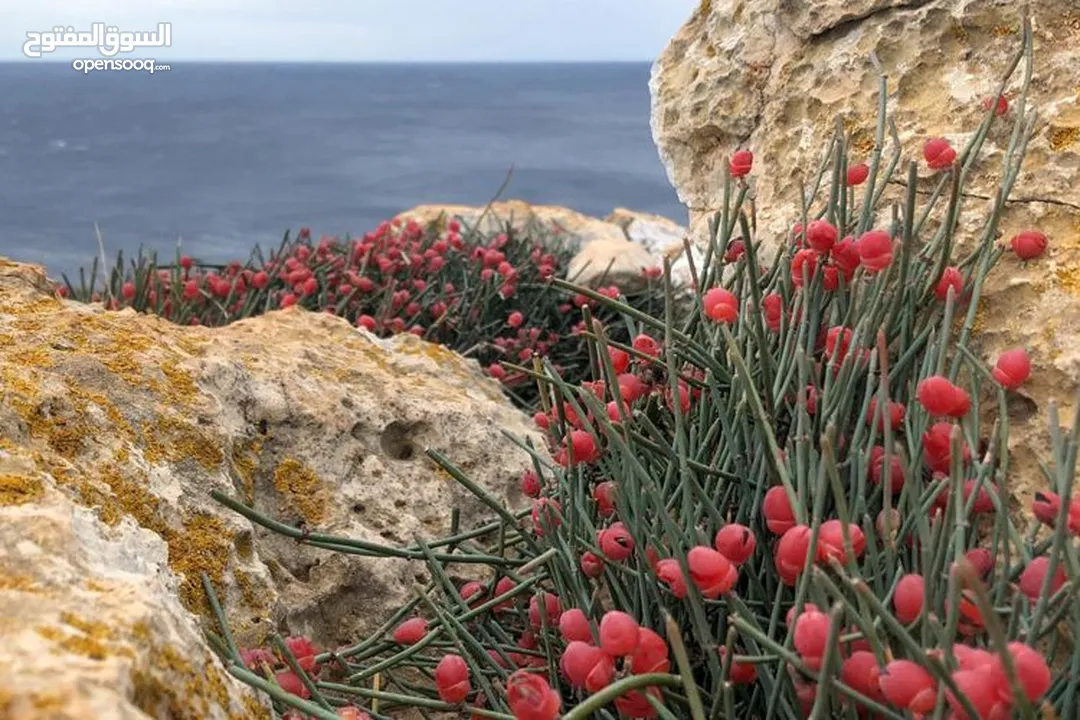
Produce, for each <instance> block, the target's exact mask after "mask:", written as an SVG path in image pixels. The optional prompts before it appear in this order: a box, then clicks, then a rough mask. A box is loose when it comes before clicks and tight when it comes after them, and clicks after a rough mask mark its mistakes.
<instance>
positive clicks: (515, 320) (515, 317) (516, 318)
mask: <svg viewBox="0 0 1080 720" xmlns="http://www.w3.org/2000/svg"><path fill="white" fill-rule="evenodd" d="M523 322H525V316H524V315H522V314H521V313H519V312H518V311H517V310H515V311H514V312H512V313H510V314H509V315H507V317H506V324H507V325H509V326H510V327H512V328H516V327H521V324H522V323H523Z"/></svg>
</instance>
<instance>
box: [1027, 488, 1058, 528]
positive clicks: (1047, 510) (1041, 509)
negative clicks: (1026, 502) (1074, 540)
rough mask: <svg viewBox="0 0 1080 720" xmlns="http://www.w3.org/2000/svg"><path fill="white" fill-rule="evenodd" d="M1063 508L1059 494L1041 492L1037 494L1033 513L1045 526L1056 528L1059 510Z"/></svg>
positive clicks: (1033, 502)
mask: <svg viewBox="0 0 1080 720" xmlns="http://www.w3.org/2000/svg"><path fill="white" fill-rule="evenodd" d="M1060 508H1061V497H1060V496H1058V494H1057V493H1052V492H1049V491H1040V492H1037V493H1035V499H1034V500H1033V501H1032V503H1031V512H1032V514H1034V515H1035V517H1036V518H1037V519H1038V520H1039V522H1041V523H1042V524H1044V525H1047V526H1049V527H1054V523H1056V522H1057V516H1058V510H1059V509H1060Z"/></svg>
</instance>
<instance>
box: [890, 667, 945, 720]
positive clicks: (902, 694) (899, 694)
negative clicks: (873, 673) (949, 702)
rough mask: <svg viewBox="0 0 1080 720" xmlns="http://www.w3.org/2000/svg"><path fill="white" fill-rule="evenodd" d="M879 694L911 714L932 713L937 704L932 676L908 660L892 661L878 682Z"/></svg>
mask: <svg viewBox="0 0 1080 720" xmlns="http://www.w3.org/2000/svg"><path fill="white" fill-rule="evenodd" d="M878 684H879V686H880V687H881V692H882V694H883V695H884V696H885V699H886V700H888V701H889V702H890V703H891V704H893V705H895V706H896V707H898V708H903V709H904V710H909V711H911V712H913V713H929V712H933V710H934V705H935V704H936V702H937V683H936V682H934V676H933V675H931V674H930V673H929V672H927V671H926V670H925V669H924V668H923V667H922V666H921V665H917V664H916V663H913V662H911V661H910V660H893V661H892V662H891V663H889V664H888V665H886V666H885V668H884V670H883V671H882V672H881V676H880V678H879V680H878Z"/></svg>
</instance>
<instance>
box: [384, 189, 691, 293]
mask: <svg viewBox="0 0 1080 720" xmlns="http://www.w3.org/2000/svg"><path fill="white" fill-rule="evenodd" d="M399 217H402V218H413V219H415V220H417V221H418V222H421V223H428V222H434V221H435V220H438V219H439V218H440V217H445V218H448V219H449V218H460V219H461V220H462V221H463V222H465V223H466V224H467V225H468V226H470V227H479V228H481V229H482V230H483V231H484V232H498V229H499V228H501V227H504V226H505V224H506V223H510V224H511V226H512V227H515V228H518V229H522V228H526V227H528V225H529V223H540V224H541V225H544V226H546V227H548V228H554V229H558V230H559V231H560V232H562V233H565V235H566V236H567V237H568V238H570V239H573V240H576V241H578V242H580V243H581V249H580V251H579V252H578V254H577V256H575V257H574V259H573V260H571V262H570V267H569V269H568V271H567V277H568V278H569V279H571V280H573V281H574V282H578V283H581V284H583V285H592V286H597V285H616V286H618V287H620V288H623V289H628V288H632V287H634V286H636V285H638V284H640V283H641V282H642V277H643V276H642V271H643V270H645V269H648V268H655V267H662V266H663V262H664V261H663V256H664V255H665V254H667V253H670V252H671V251H672V248H681V247H682V239H683V236H684V235H685V234H686V229H685V228H684V227H682V226H681V225H679V224H678V223H676V222H674V221H672V220H669V219H667V218H664V217H661V216H659V215H651V214H648V213H639V212H635V211H633V210H626V209H624V208H616V209H615V210H614V211H612V213H611V214H610V215H608V216H607V217H606V218H605V219H603V220H600V219H598V218H594V217H589V216H588V215H583V214H582V213H579V212H577V211H574V210H570V209H568V208H564V207H557V206H551V205H530V204H529V203H526V202H523V201H521V200H508V201H506V202H497V203H493V204H492V205H491V207H489V208H483V207H470V206H465V205H421V206H419V207H415V208H413V209H411V210H407V211H405V212H403V213H401V214H400V215H399Z"/></svg>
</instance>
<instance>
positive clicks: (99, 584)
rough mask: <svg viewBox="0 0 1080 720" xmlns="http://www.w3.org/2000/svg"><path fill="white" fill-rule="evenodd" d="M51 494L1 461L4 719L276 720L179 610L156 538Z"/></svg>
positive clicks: (34, 476)
mask: <svg viewBox="0 0 1080 720" xmlns="http://www.w3.org/2000/svg"><path fill="white" fill-rule="evenodd" d="M50 485H51V483H49V482H48V481H47V480H46V479H45V478H43V477H42V476H41V473H40V470H38V469H37V468H36V467H35V462H34V460H33V459H32V458H30V457H28V456H21V455H19V454H15V453H11V452H7V451H0V493H2V494H3V495H2V499H0V637H2V638H3V642H0V717H4V718H19V719H20V720H36V719H40V720H84V719H85V718H95V719H97V720H122V719H123V720H126V719H128V718H132V719H134V718H153V717H169V718H175V719H176V720H204V719H210V718H212V719H214V720H240V719H241V718H243V719H245V720H256V719H260V720H261V719H262V718H269V717H270V713H269V709H268V708H267V707H264V706H263V705H261V704H260V701H258V700H256V698H255V695H254V693H253V692H252V691H251V690H250V689H248V688H247V687H246V686H244V685H243V684H241V683H239V682H237V681H236V680H234V679H233V678H232V677H230V676H229V675H228V674H227V673H226V672H225V670H224V668H223V667H222V665H221V662H220V661H219V660H218V659H217V658H216V657H214V656H213V655H211V654H210V652H209V650H208V648H207V646H206V644H205V641H204V640H203V635H202V631H201V629H200V628H199V624H198V621H197V619H196V618H195V616H193V615H192V614H191V613H189V612H187V611H186V610H184V609H183V608H182V607H181V606H180V603H179V601H178V600H177V598H176V595H175V588H174V587H172V585H173V577H172V575H171V573H169V572H168V566H167V555H168V548H167V547H166V545H165V543H164V542H163V541H162V540H161V538H160V537H158V536H157V535H155V534H154V533H153V532H150V531H149V530H145V529H142V528H140V527H139V526H138V525H136V524H135V523H134V522H133V521H131V520H130V519H128V520H124V521H123V522H121V523H119V524H118V525H117V526H116V527H112V528H110V527H109V526H107V525H105V524H104V523H103V522H101V521H100V520H99V519H98V518H97V517H95V516H94V514H93V513H92V512H90V511H88V510H86V509H84V508H81V507H77V506H75V505H74V504H72V503H71V501H70V500H68V499H67V498H66V497H65V496H64V495H63V494H62V493H60V492H58V491H57V490H56V489H55V488H53V487H50ZM16 492H18V495H16Z"/></svg>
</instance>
